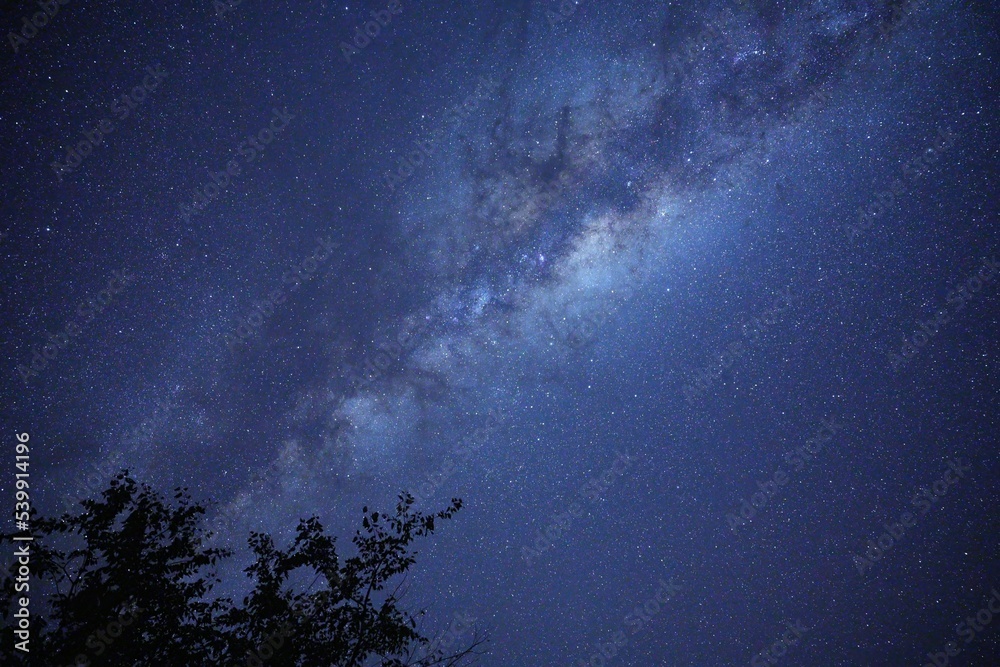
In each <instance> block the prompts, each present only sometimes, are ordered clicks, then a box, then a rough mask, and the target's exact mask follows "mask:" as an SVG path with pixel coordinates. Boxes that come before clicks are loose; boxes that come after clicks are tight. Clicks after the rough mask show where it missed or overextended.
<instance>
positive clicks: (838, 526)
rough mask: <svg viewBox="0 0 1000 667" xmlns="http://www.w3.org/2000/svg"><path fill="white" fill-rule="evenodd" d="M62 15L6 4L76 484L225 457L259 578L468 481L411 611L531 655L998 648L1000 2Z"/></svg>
mask: <svg viewBox="0 0 1000 667" xmlns="http://www.w3.org/2000/svg"><path fill="white" fill-rule="evenodd" d="M43 4H45V3H43ZM49 5H51V6H55V7H57V11H55V13H54V15H52V16H51V17H49V16H46V15H44V12H43V13H42V14H39V12H42V10H41V9H39V6H38V5H37V4H35V3H28V2H19V3H6V5H5V7H4V9H3V11H2V12H0V17H2V20H0V27H2V29H3V32H4V33H6V36H5V38H4V43H3V45H2V51H3V52H2V54H0V86H2V87H0V127H2V135H0V137H2V139H0V155H2V160H0V182H2V185H3V198H2V201H3V207H2V211H0V214H2V215H0V218H2V219H0V257H2V260H3V261H2V264H0V271H2V276H3V291H2V295H0V298H2V309H3V310H2V312H3V321H4V326H3V329H2V330H3V340H2V343H3V345H2V356H3V366H4V373H3V380H2V387H3V409H2V426H3V438H4V442H5V443H7V444H11V445H12V444H13V434H14V433H15V432H16V433H20V432H27V433H29V434H30V436H31V442H32V443H33V449H32V484H33V488H34V489H35V490H34V491H33V501H34V503H35V506H36V507H37V508H38V509H39V510H40V512H42V513H43V514H52V513H55V512H61V511H63V510H65V509H69V508H71V507H72V506H73V503H74V502H75V501H77V500H79V499H80V498H82V497H85V496H92V495H94V494H96V492H97V491H98V490H100V488H103V487H104V486H105V485H106V483H107V481H108V479H109V478H110V477H111V475H112V474H113V473H114V472H116V471H117V470H119V469H121V468H128V469H129V470H130V471H131V472H132V474H133V475H134V476H135V477H136V478H137V479H138V480H141V481H144V482H148V483H150V484H152V485H153V486H154V487H155V488H158V489H161V490H163V491H168V490H170V489H172V488H173V487H175V486H178V485H183V486H187V487H189V488H190V490H191V493H192V495H193V496H194V497H195V498H196V499H199V500H205V501H208V500H212V501H214V502H215V504H214V505H212V509H211V511H210V512H209V515H208V518H207V520H206V525H209V526H211V527H212V528H214V529H216V530H217V531H218V532H219V536H218V538H217V540H218V543H219V544H224V545H227V546H231V547H234V548H236V549H237V554H236V556H235V557H234V558H233V559H231V562H230V563H229V565H227V567H226V568H225V569H224V571H223V573H222V574H223V576H224V578H225V579H226V580H227V584H226V586H224V587H222V589H220V592H228V590H229V588H231V589H232V590H239V587H240V586H243V583H242V581H243V579H244V577H243V576H242V574H241V573H240V570H241V568H242V567H244V566H245V565H246V564H247V562H248V560H247V559H248V554H247V550H246V546H245V539H246V536H247V534H248V533H249V531H251V530H258V531H266V532H270V533H272V534H274V535H275V536H277V537H278V538H279V540H285V539H287V538H288V537H289V536H290V535H291V534H292V530H293V528H294V526H295V524H296V523H297V520H298V519H299V518H300V517H306V516H310V515H312V514H316V515H318V516H319V517H320V518H321V520H322V521H323V523H324V525H325V526H327V528H328V529H329V530H330V531H331V532H333V533H335V534H339V535H342V536H345V537H347V536H348V535H350V534H351V533H353V530H354V529H355V528H356V527H357V526H358V522H359V521H360V513H361V507H362V506H363V505H368V506H371V507H374V508H384V509H387V510H389V509H391V508H392V507H394V506H395V501H396V496H397V495H398V494H399V493H401V492H404V491H409V492H411V493H413V494H414V495H415V496H416V497H417V499H418V507H419V508H420V509H423V510H427V511H430V510H437V509H441V508H443V507H444V506H445V505H446V504H447V503H448V501H449V500H450V499H451V498H452V497H456V496H457V497H461V498H463V500H464V501H465V507H464V508H463V509H462V511H461V512H459V513H458V515H456V517H455V518H454V519H453V520H452V521H449V522H445V523H444V524H443V525H441V526H440V527H439V530H438V532H437V534H436V535H435V536H434V537H433V538H431V539H430V540H427V541H425V542H423V543H421V544H420V545H419V554H418V556H417V564H416V565H415V567H414V569H413V571H412V574H411V576H410V577H409V594H408V596H407V597H406V599H405V605H406V606H407V607H408V608H411V609H417V608H427V609H428V614H427V616H426V618H425V620H424V623H425V626H424V630H425V632H426V634H428V635H430V636H434V635H437V634H439V633H442V632H445V631H446V630H448V628H449V627H452V628H453V629H454V630H455V632H453V633H452V634H453V635H457V636H458V638H457V640H456V641H458V642H461V641H462V640H463V639H468V638H470V637H471V633H468V632H467V631H465V630H464V629H463V628H462V626H463V625H467V624H468V623H469V622H470V621H471V619H475V621H474V623H473V624H474V625H476V626H477V627H479V628H481V629H484V630H487V631H489V633H490V634H491V637H492V641H491V643H490V645H489V652H488V653H487V654H486V655H485V656H484V657H483V658H482V660H481V664H483V665H487V666H499V665H574V666H576V665H593V666H594V667H600V666H601V665H608V666H611V665H620V666H621V667H625V666H629V665H634V666H647V665H692V666H704V665H745V664H751V665H755V666H759V665H765V664H768V665H779V664H780V665H914V666H919V665H923V664H934V663H933V662H931V661H932V660H934V659H937V660H939V661H940V660H943V659H947V660H948V661H949V663H948V664H953V665H968V666H973V665H977V666H978V665H998V664H1000V627H998V626H1000V620H993V621H992V622H991V623H989V622H987V623H984V622H983V621H984V619H985V618H986V617H987V615H989V614H992V612H989V611H987V612H983V613H980V614H979V620H978V621H977V620H976V614H977V612H979V611H980V610H982V609H988V605H989V603H990V598H991V595H992V594H993V593H991V591H994V592H995V591H1000V521H998V517H1000V514H998V512H997V507H996V498H997V494H998V492H1000V475H998V472H1000V467H998V456H997V454H998V449H997V442H998V434H997V425H998V419H997V412H996V406H997V405H998V398H1000V396H998V394H1000V382H998V369H1000V366H998V361H1000V360H998V356H997V355H998V349H1000V348H998V345H997V338H998V334H997V326H998V321H1000V264H998V263H997V262H998V258H1000V233H998V232H1000V228H998V225H997V219H998V218H997V215H998V205H997V200H998V194H1000V187H998V185H997V176H998V172H997V164H998V154H1000V141H998V138H997V122H998V110H997V101H998V90H997V69H998V67H997V65H998V56H1000V54H998V36H997V25H998V24H1000V21H998V14H1000V12H998V11H997V9H996V8H995V7H994V6H993V3H991V2H986V1H985V0H983V1H971V2H970V1H967V2H936V1H932V0H913V1H909V2H908V1H905V0H904V1H901V2H897V1H895V0H893V1H891V2H886V1H885V0H811V1H810V0H806V1H802V2H779V1H777V0H744V1H742V2H722V1H716V0H710V1H707V2H663V1H660V2H652V1H649V0H640V1H638V2H635V1H634V2H609V1H607V0H601V1H598V0H580V1H579V2H576V3H574V2H572V0H564V1H563V2H561V3H560V1H559V0H512V1H502V2H484V3H479V2H477V3H458V2H453V3H437V2H421V3H415V2H412V0H385V2H381V1H378V0H373V1H372V2H363V3H359V2H355V1H354V0H351V1H350V2H341V3H327V2H322V1H320V2H318V1H316V0H308V1H306V2H301V1H300V2H286V1H284V0H280V1H279V2H268V3H264V2H260V1H259V0H242V1H240V0H231V1H230V2H228V3H227V2H221V1H220V2H212V1H211V0H199V1H198V2H188V1H185V2H182V3H173V2H144V3H134V2H133V3H126V2H119V1H117V0H115V1H111V2H106V3H86V2H83V0H68V1H66V2H63V3H62V4H60V3H57V2H51V3H49ZM179 5H183V6H179ZM50 11H52V8H51V7H50ZM25 17H27V18H25ZM32 17H34V19H35V21H36V24H37V25H40V26H41V27H36V26H33V25H32V24H31V21H32ZM43 19H44V20H43ZM4 451H6V452H8V454H9V462H8V461H5V462H4V466H5V468H4V469H5V470H8V471H9V472H10V474H8V473H5V474H4V475H3V477H2V479H0V492H2V493H3V497H4V498H8V499H10V502H11V503H13V474H12V472H13V458H14V457H13V446H10V447H7V446H5V447H4ZM88 479H89V480H93V481H88ZM4 502H7V501H6V500H5V501H4ZM7 523H8V524H12V520H11V519H8V520H7ZM7 529H8V527H6V526H5V530H7ZM343 543H344V544H346V543H347V540H346V539H344V540H343ZM227 587H229V588H227ZM996 595H997V597H996V598H995V601H994V602H993V604H994V608H996V604H998V603H1000V593H997V594H996ZM970 616H971V617H972V618H971V622H970V623H971V624H970V623H967V622H966V621H965V619H966V618H967V617H970ZM974 627H978V628H979V630H975V629H972V628H974ZM963 628H964V630H963ZM948 642H955V644H954V646H958V647H959V652H958V654H957V655H953V656H947V655H946V654H945V651H946V649H945V647H946V645H947V644H948ZM762 652H763V653H762ZM937 655H939V656H944V658H942V657H936V658H935V657H934V656H937Z"/></svg>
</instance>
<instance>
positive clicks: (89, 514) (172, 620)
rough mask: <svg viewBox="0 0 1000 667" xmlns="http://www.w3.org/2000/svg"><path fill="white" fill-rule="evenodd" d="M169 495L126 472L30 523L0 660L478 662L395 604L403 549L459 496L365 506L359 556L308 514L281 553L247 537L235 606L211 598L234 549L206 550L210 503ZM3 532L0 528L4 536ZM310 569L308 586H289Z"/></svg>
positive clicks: (453, 508)
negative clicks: (243, 581) (25, 584)
mask: <svg viewBox="0 0 1000 667" xmlns="http://www.w3.org/2000/svg"><path fill="white" fill-rule="evenodd" d="M173 500H174V502H172V503H170V502H165V501H164V498H163V496H161V495H160V494H159V493H158V492H156V491H155V490H153V489H152V488H150V487H149V486H147V485H145V484H142V485H139V484H137V483H136V481H135V480H133V479H132V478H131V477H130V476H129V474H128V471H124V472H122V473H120V474H118V475H117V476H116V477H115V478H114V479H113V480H112V481H111V483H110V485H109V487H108V488H107V489H105V490H104V491H103V492H102V493H101V497H100V498H99V499H98V500H84V501H82V502H81V506H82V508H83V510H82V512H80V513H79V514H71V513H66V514H63V515H62V516H61V517H59V518H58V519H51V518H48V519H47V518H36V517H33V520H32V525H33V527H34V535H35V539H34V541H33V542H30V543H28V544H30V550H31V557H30V558H31V564H30V568H31V580H30V585H31V589H30V592H27V593H26V592H23V591H21V592H19V591H18V590H16V589H15V579H14V573H15V572H16V571H17V563H16V561H15V566H14V567H12V568H10V573H4V574H3V575H2V576H0V614H2V617H3V621H4V623H3V630H2V632H0V663H2V664H4V665H8V664H10V665H14V664H24V665H45V666H46V667H63V666H69V665H72V666H77V665H79V666H89V665H94V666H96V665H114V666H116V667H126V666H127V667H143V666H146V665H149V666H151V667H152V666H154V665H155V666H156V667H162V666H163V665H170V666H171V667H173V666H178V667H181V666H189V665H190V666H200V665H205V666H206V667H207V666H209V665H212V666H217V665H220V666H223V667H226V666H233V667H235V666H237V665H239V666H240V667H245V666H248V665H249V666H263V665H268V666H269V667H271V666H273V667H286V666H289V667H290V666H294V667H319V666H324V667H325V666H331V667H332V666H336V667H363V666H368V665H380V666H382V667H405V666H411V667H431V666H435V665H440V666H444V667H451V666H457V665H460V664H465V663H466V662H467V661H469V660H471V659H473V658H474V657H475V656H476V655H478V653H477V649H478V648H479V647H480V646H481V645H482V644H483V643H484V641H485V640H484V639H483V638H481V637H480V636H479V635H478V634H473V636H472V639H471V640H470V641H469V643H468V645H467V646H465V647H464V648H463V649H461V650H459V651H457V652H447V651H444V650H442V649H440V648H435V647H434V644H432V643H431V641H430V639H429V638H428V637H425V636H424V635H422V634H421V633H420V631H419V630H418V626H417V616H419V615H420V613H418V614H417V616H414V615H412V614H410V613H409V612H408V611H406V610H404V609H403V608H401V607H400V606H399V604H400V590H401V586H402V584H403V581H405V574H406V572H407V570H408V569H409V568H410V566H411V565H413V564H414V562H415V559H414V556H415V552H414V551H413V550H412V548H411V543H412V542H413V541H414V540H415V539H416V538H418V537H424V536H427V535H430V534H432V533H433V532H434V527H435V521H436V520H443V519H449V518H451V517H452V516H453V515H454V514H455V512H457V511H458V510H459V509H460V508H461V506H462V502H461V500H459V499H452V502H451V505H449V506H448V507H447V508H446V509H444V510H442V511H440V512H438V513H436V514H430V515H427V514H423V513H421V512H417V511H414V510H413V509H412V506H413V502H414V501H413V498H412V496H410V495H409V494H404V495H401V496H400V497H399V503H398V504H397V505H396V513H395V515H394V516H389V515H383V514H380V513H379V512H369V510H368V508H367V507H365V508H364V509H363V510H362V512H363V517H362V529H360V530H358V531H356V533H355V535H354V538H353V540H352V542H353V544H354V549H353V550H352V551H353V552H355V553H354V555H351V556H350V557H348V558H343V559H342V558H341V556H340V554H338V552H337V548H336V547H337V544H336V541H337V540H336V538H335V537H332V536H329V535H327V534H326V533H325V532H324V529H323V526H322V524H321V523H320V522H319V520H318V519H317V518H316V517H312V518H309V519H305V520H302V521H300V522H299V525H298V528H297V530H296V536H295V539H294V540H293V542H292V543H291V545H289V547H288V548H287V549H280V548H278V547H277V546H275V544H274V541H273V540H272V539H271V537H270V536H269V535H267V534H263V533H251V535H250V538H249V540H248V544H249V546H250V549H251V552H252V554H253V556H254V562H253V563H252V564H251V565H250V566H249V567H247V568H246V570H245V573H246V575H247V576H248V577H249V578H250V580H251V582H252V588H251V592H250V593H249V594H248V595H247V596H246V597H245V598H244V599H243V601H242V604H240V605H236V604H234V603H233V601H232V600H231V599H230V598H227V597H215V598H212V597H211V595H210V594H211V592H212V590H213V588H214V586H215V585H216V584H219V583H221V579H219V577H218V575H217V573H216V571H217V566H218V564H219V563H220V562H221V561H222V560H224V559H226V558H228V557H230V556H231V555H232V552H231V551H230V550H228V549H218V548H204V547H203V546H202V544H203V542H204V541H205V540H207V538H209V537H211V534H210V533H207V532H206V531H205V530H204V529H203V528H201V525H200V521H199V519H200V517H201V516H202V515H204V514H205V512H206V510H205V508H204V507H203V506H202V505H200V504H198V503H195V502H193V501H192V500H191V497H190V496H189V495H188V493H187V490H186V489H181V488H178V489H176V490H175V493H174V497H173ZM12 537H13V535H0V544H6V543H8V542H11V543H13V540H12ZM17 544H19V545H23V544H25V543H23V542H20V543H17ZM4 552H5V554H10V553H11V550H9V549H7V548H5V549H4ZM302 575H307V576H306V577H303V576H302ZM308 575H312V584H311V585H310V586H308V587H307V588H306V589H305V590H300V588H301V587H299V589H297V588H296V587H295V586H294V585H293V583H292V582H293V581H304V580H307V579H308ZM320 580H322V585H321V586H320V588H319V589H318V590H312V589H313V586H315V584H316V583H317V582H318V581H320ZM393 583H395V585H393ZM390 586H391V589H390ZM24 596H28V597H29V599H30V609H31V630H30V631H31V641H30V652H29V653H24V652H22V651H18V650H15V648H14V645H15V642H16V641H17V639H16V637H15V634H14V627H13V626H14V625H15V623H14V621H15V619H14V617H13V613H14V609H15V605H16V603H17V600H18V598H20V597H24ZM421 613H422V612H421Z"/></svg>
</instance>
